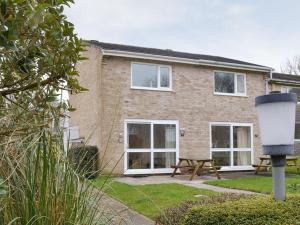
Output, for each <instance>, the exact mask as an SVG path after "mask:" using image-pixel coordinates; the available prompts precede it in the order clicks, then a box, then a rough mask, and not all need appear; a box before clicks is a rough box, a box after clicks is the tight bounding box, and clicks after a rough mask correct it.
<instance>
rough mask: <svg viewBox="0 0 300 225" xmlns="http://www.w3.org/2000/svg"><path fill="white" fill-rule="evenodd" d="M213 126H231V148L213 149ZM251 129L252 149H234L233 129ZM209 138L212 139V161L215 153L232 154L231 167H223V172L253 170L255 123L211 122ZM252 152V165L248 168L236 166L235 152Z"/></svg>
mask: <svg viewBox="0 0 300 225" xmlns="http://www.w3.org/2000/svg"><path fill="white" fill-rule="evenodd" d="M212 126H229V127H230V146H229V148H213V147H212V133H211V131H212ZM236 126H241V127H250V135H251V142H250V144H251V146H250V148H234V147H233V127H236ZM209 137H210V152H209V154H210V159H212V153H213V152H230V166H222V167H221V171H232V170H253V169H254V168H253V167H252V164H253V162H254V155H253V152H254V147H253V123H233V122H210V123H209ZM240 151H245V152H251V165H247V166H234V157H233V153H234V152H240Z"/></svg>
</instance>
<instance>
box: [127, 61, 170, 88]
mask: <svg viewBox="0 0 300 225" xmlns="http://www.w3.org/2000/svg"><path fill="white" fill-rule="evenodd" d="M133 64H140V65H152V66H157V72H156V76H157V87H140V86H134V85H133V76H132V75H133V74H132V72H133V71H132V65H133ZM161 67H167V68H169V87H161V86H160V68H161ZM130 70H131V72H130V74H131V89H137V90H150V91H172V66H170V65H163V64H154V63H144V62H131V65H130Z"/></svg>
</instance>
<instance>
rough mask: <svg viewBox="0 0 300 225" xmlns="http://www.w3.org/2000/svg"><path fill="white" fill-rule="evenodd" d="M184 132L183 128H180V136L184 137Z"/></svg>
mask: <svg viewBox="0 0 300 225" xmlns="http://www.w3.org/2000/svg"><path fill="white" fill-rule="evenodd" d="M184 134H185V128H180V136H181V137H184Z"/></svg>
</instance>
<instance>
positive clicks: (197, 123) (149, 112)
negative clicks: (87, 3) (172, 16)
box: [70, 41, 300, 174]
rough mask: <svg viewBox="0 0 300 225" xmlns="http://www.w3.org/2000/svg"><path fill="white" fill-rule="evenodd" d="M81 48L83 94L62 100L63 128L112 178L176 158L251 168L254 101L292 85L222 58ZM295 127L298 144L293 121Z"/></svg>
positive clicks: (95, 45) (159, 169)
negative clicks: (66, 113) (65, 105)
mask: <svg viewBox="0 0 300 225" xmlns="http://www.w3.org/2000/svg"><path fill="white" fill-rule="evenodd" d="M89 44H90V45H89V47H87V51H86V52H84V56H86V57H88V58H89V59H88V60H86V61H83V62H81V63H79V64H78V70H79V73H80V77H79V81H80V83H81V85H82V86H84V87H86V88H88V89H89V91H88V92H84V93H80V94H77V95H72V94H71V95H70V102H71V104H72V106H73V107H75V108H76V109H77V110H76V111H74V112H71V115H70V116H71V119H70V130H71V131H75V133H76V134H77V136H78V137H81V138H84V139H85V141H87V143H89V144H91V145H97V146H98V148H99V151H100V154H99V155H100V156H99V157H100V161H101V164H102V166H104V167H105V169H106V171H109V170H113V172H114V173H118V174H156V173H170V172H171V171H172V170H171V168H170V166H171V165H172V164H175V163H176V161H177V159H178V157H179V156H182V157H192V158H213V159H214V160H215V161H216V163H217V164H218V165H220V166H222V167H221V170H251V169H253V168H252V166H251V165H252V164H253V163H254V162H255V160H256V158H257V157H259V156H260V155H261V154H262V153H261V146H260V135H259V128H258V121H257V115H256V111H255V107H254V99H255V97H256V96H258V95H263V94H265V93H268V92H269V91H272V90H280V91H285V92H290V91H292V92H297V91H298V89H297V88H295V87H296V86H297V85H299V84H300V79H299V78H300V77H297V76H293V75H286V74H279V73H272V68H269V67H266V66H261V65H256V64H252V63H248V62H243V61H239V60H233V59H228V58H224V57H217V56H209V55H200V54H190V53H183V52H176V51H172V50H168V49H166V50H162V49H153V48H144V47H135V46H127V45H118V44H109V43H101V42H97V41H89ZM299 92H300V89H299ZM299 121H300V118H299ZM296 130H297V131H299V132H296V133H299V134H298V135H296V139H298V138H299V140H300V124H299V129H298V127H297V126H296ZM71 136H72V135H71ZM73 136H74V135H73ZM75 136H76V135H75ZM78 137H77V138H78Z"/></svg>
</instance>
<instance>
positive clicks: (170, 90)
mask: <svg viewBox="0 0 300 225" xmlns="http://www.w3.org/2000/svg"><path fill="white" fill-rule="evenodd" d="M131 89H132V90H143V91H165V92H172V91H173V90H172V89H171V88H147V87H131Z"/></svg>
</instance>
